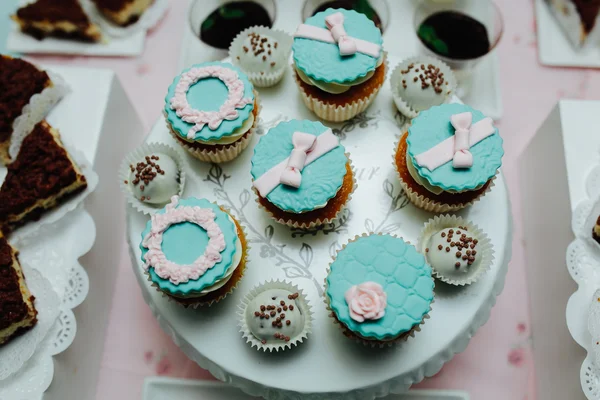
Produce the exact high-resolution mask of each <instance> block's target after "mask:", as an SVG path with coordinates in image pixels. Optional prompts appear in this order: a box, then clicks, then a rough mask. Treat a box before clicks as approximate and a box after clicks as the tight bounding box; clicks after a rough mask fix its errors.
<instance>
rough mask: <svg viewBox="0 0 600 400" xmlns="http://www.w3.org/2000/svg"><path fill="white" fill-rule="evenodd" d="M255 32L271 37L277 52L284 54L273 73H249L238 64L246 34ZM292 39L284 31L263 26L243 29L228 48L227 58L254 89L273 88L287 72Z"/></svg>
mask: <svg viewBox="0 0 600 400" xmlns="http://www.w3.org/2000/svg"><path fill="white" fill-rule="evenodd" d="M251 32H255V33H258V34H262V35H267V36H271V37H272V38H273V39H275V40H277V42H278V46H277V48H278V50H279V48H281V51H282V52H283V54H284V57H282V60H283V62H282V63H281V65H280V66H277V68H275V70H274V71H270V72H263V73H260V72H249V71H246V70H245V69H244V67H243V66H242V65H241V64H240V62H239V60H238V59H237V57H238V56H240V55H241V51H242V47H243V42H244V39H245V38H246V37H247V35H248V33H251ZM293 42H294V39H293V38H292V36H290V35H289V34H288V33H286V32H284V31H280V30H278V29H270V28H267V27H265V26H252V27H250V28H247V29H244V30H243V31H242V32H240V33H239V34H238V35H237V36H236V37H235V39H233V41H232V42H231V45H230V46H229V57H230V58H231V62H232V64H233V65H235V66H237V67H239V68H240V69H241V70H242V71H244V73H245V74H246V75H248V78H249V79H250V82H252V84H254V86H256V87H270V86H274V85H276V84H277V83H279V81H280V80H281V78H283V75H284V74H285V71H286V70H287V61H288V60H289V58H290V54H291V53H292V43H293Z"/></svg>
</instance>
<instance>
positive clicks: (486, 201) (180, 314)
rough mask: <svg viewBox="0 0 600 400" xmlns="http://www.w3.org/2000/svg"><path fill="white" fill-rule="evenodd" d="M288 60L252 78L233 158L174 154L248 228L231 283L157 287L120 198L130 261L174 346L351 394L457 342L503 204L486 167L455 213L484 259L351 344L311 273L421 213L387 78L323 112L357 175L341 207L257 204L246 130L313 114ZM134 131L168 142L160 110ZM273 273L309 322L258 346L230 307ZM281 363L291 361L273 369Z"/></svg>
mask: <svg viewBox="0 0 600 400" xmlns="http://www.w3.org/2000/svg"><path fill="white" fill-rule="evenodd" d="M389 61H390V63H391V64H396V63H398V62H399V59H398V58H397V57H393V56H390V57H389ZM291 72H292V71H291V70H288V71H287V72H286V76H285V77H284V78H283V80H282V82H281V83H280V84H279V85H278V86H276V87H273V88H267V89H260V90H259V94H260V99H261V104H262V109H261V115H260V122H259V126H258V129H257V132H256V136H257V137H255V138H253V141H252V143H251V144H250V147H249V148H248V149H246V151H245V152H244V153H242V154H241V155H240V156H239V157H238V158H237V159H236V160H234V161H232V162H230V163H226V164H223V165H211V164H207V163H201V162H199V161H198V160H194V159H192V158H191V157H190V156H189V155H186V157H187V161H188V164H189V166H190V168H189V170H188V171H189V176H186V189H185V191H184V197H189V196H196V197H205V198H208V199H209V200H211V201H216V202H217V203H219V204H221V205H223V206H225V207H228V208H229V209H230V210H231V211H232V213H233V214H234V215H235V216H236V217H237V218H238V220H239V221H240V223H241V224H242V225H243V226H244V227H245V228H246V231H247V232H248V239H249V241H250V242H251V249H250V251H249V259H250V264H249V267H248V268H247V270H246V272H245V275H244V277H243V279H241V281H240V283H239V287H238V288H237V289H236V290H235V291H234V292H233V293H232V294H231V295H230V296H228V297H227V298H226V299H225V300H223V301H222V302H219V303H218V304H217V305H213V306H212V307H204V308H200V309H198V310H192V309H184V308H183V307H181V306H178V305H177V304H174V303H173V302H171V301H169V300H168V299H167V298H165V297H163V296H162V294H161V293H159V292H158V291H157V290H156V289H155V288H154V287H152V286H150V283H149V282H148V280H147V276H146V274H145V273H144V271H143V269H142V265H141V261H140V249H139V242H140V232H142V231H143V229H144V227H145V225H146V223H147V221H148V216H145V215H143V214H141V213H138V212H136V211H135V210H134V209H132V208H131V207H130V206H127V223H128V231H127V237H128V240H129V244H130V255H131V257H132V258H131V259H132V266H133V271H134V273H135V276H136V278H137V281H138V284H139V286H140V288H141V292H142V294H143V296H144V300H145V301H146V302H147V303H148V304H149V306H150V309H151V311H152V313H153V314H154V316H155V317H156V318H157V320H158V322H159V324H160V326H161V328H162V329H163V330H164V331H165V332H166V333H167V334H168V335H169V336H171V337H172V338H173V340H174V342H175V343H176V344H177V345H178V346H179V347H180V348H181V349H182V350H183V352H184V353H185V354H186V355H187V356H188V357H189V358H190V359H192V360H194V361H196V362H197V363H198V364H199V365H200V366H201V367H203V368H205V369H208V370H209V371H210V372H211V373H212V374H213V375H214V376H215V377H217V378H218V379H219V380H221V381H224V382H228V383H230V384H232V385H233V386H236V387H238V388H240V389H242V390H243V391H245V392H246V393H249V394H251V395H260V396H264V397H266V398H268V399H277V400H284V399H286V400H287V399H297V398H299V397H300V395H307V396H308V397H309V398H311V399H315V400H321V399H323V400H325V399H327V400H338V399H339V400H341V399H344V400H351V399H352V400H363V399H373V398H374V397H376V396H382V395H385V394H390V393H394V394H397V393H406V392H407V391H408V389H409V387H410V386H411V385H412V384H414V383H416V382H419V381H421V380H422V379H423V378H424V377H426V376H433V375H435V374H436V373H437V372H438V371H439V370H440V368H441V367H442V365H443V364H444V363H445V362H447V361H448V360H449V359H450V358H452V357H453V355H454V354H456V353H459V352H461V351H463V350H464V349H465V348H466V346H467V344H468V342H469V340H470V338H471V337H472V336H473V335H474V333H475V332H476V331H477V329H478V328H479V327H480V326H481V325H483V324H484V323H485V322H486V321H487V320H488V318H489V315H490V310H491V308H492V307H493V305H494V303H495V300H496V296H497V295H498V294H499V293H500V292H501V291H502V288H503V286H504V279H505V276H506V271H507V267H508V262H509V260H510V257H511V252H512V248H511V240H512V239H511V237H512V216H511V207H510V202H509V199H508V193H507V189H506V185H505V182H504V177H503V174H502V173H500V174H499V175H498V176H497V179H496V182H495V183H496V185H495V187H494V188H493V189H492V190H491V192H490V193H489V194H487V195H486V196H485V197H484V198H482V200H481V201H479V202H477V203H476V204H475V205H473V206H472V207H470V208H469V209H466V210H463V211H461V212H460V213H459V215H461V216H463V217H465V218H467V219H469V220H471V221H473V222H474V223H476V224H477V225H478V226H479V227H481V228H482V229H483V230H484V231H485V232H486V233H487V234H488V236H489V237H490V238H491V240H492V242H493V244H494V247H495V257H496V259H495V260H494V263H493V265H492V267H491V269H490V270H489V271H487V273H486V274H485V275H484V276H482V277H481V279H479V280H478V282H477V283H475V284H474V285H471V286H469V287H465V288H462V289H456V288H451V287H448V286H444V285H442V284H439V283H438V284H436V301H435V304H434V305H433V311H432V312H431V318H430V319H428V320H427V322H426V323H425V324H424V325H423V327H422V330H421V332H419V333H417V334H416V335H415V337H414V338H411V339H409V340H408V342H406V343H403V344H400V345H398V346H396V347H395V348H389V349H384V350H379V349H378V351H376V350H373V349H369V348H366V347H363V346H360V345H357V344H356V343H353V342H352V341H350V340H347V339H346V338H344V336H343V335H342V333H341V332H340V331H339V329H338V328H336V327H335V325H334V323H333V322H332V320H331V318H329V317H328V316H327V311H326V309H325V305H324V303H323V281H324V279H325V275H326V266H327V265H328V264H329V263H330V261H331V256H332V254H335V252H336V250H338V249H340V248H341V246H342V245H343V244H345V243H346V242H347V241H348V240H349V239H351V238H353V237H355V235H360V234H362V233H364V232H383V233H394V234H397V235H399V236H402V237H403V238H404V239H405V240H407V241H410V242H412V243H416V242H417V239H418V236H419V233H420V232H421V230H422V228H423V225H424V224H425V222H427V221H428V220H429V218H431V217H432V216H433V214H431V213H426V212H423V211H421V210H418V209H416V208H415V207H413V206H412V205H410V204H409V201H408V200H407V199H406V197H405V196H404V195H403V193H402V191H401V188H400V184H399V182H398V177H397V172H396V171H395V169H394V167H393V166H392V155H393V152H394V143H395V142H397V140H398V138H399V136H400V135H401V134H402V132H403V131H402V130H401V129H400V128H399V125H404V123H405V119H403V118H402V117H401V116H400V115H399V113H397V111H396V109H395V106H394V103H393V100H392V96H391V90H390V88H389V80H388V81H386V83H385V84H384V86H383V88H382V89H381V92H380V93H379V95H378V96H377V98H376V99H375V101H374V104H373V105H372V106H371V107H370V108H369V109H368V110H367V111H366V112H365V113H362V114H360V115H359V116H357V117H356V118H354V119H352V120H350V121H347V122H345V123H343V124H329V123H328V124H327V125H329V126H330V127H331V128H332V129H333V132H334V133H335V134H336V135H337V136H338V137H340V139H341V143H342V144H343V145H344V146H345V148H346V150H347V151H348V152H349V153H350V158H351V160H352V163H353V165H354V168H355V171H356V178H357V181H358V186H357V189H356V191H355V192H354V193H353V195H352V200H351V201H350V203H349V205H348V209H347V211H345V212H343V213H342V216H341V218H339V219H338V220H337V221H335V222H334V223H332V224H330V225H326V226H324V227H319V228H314V229H306V230H303V229H290V228H288V227H286V226H282V225H279V224H277V223H275V222H273V221H272V220H271V219H270V218H269V217H268V216H267V215H266V213H265V212H264V211H263V210H261V209H260V208H259V207H258V206H257V204H256V202H255V200H256V196H255V195H254V192H253V191H252V189H251V188H250V185H251V180H250V173H249V169H250V165H251V158H252V154H253V150H252V147H253V146H254V145H255V144H256V142H257V141H258V139H259V137H258V136H261V135H264V134H265V132H266V130H267V129H269V128H270V127H272V126H274V125H275V124H276V123H278V122H279V121H281V120H283V119H285V118H286V117H287V118H296V119H313V120H314V119H316V117H315V116H314V114H312V113H311V112H310V111H308V109H307V108H306V107H305V106H304V104H303V103H302V99H301V98H300V96H299V95H298V93H297V88H296V85H295V83H294V79H293V77H292V74H291ZM146 140H147V141H149V142H151V141H158V142H164V143H167V144H170V145H172V146H177V145H178V144H177V143H176V142H175V140H174V139H173V138H172V136H171V135H170V134H169V131H168V128H167V127H166V124H165V121H164V118H163V117H161V118H160V119H159V120H158V121H157V123H156V125H155V126H154V128H153V129H152V131H151V132H150V134H149V135H148V137H147V139H146ZM278 278H279V279H287V280H290V281H291V282H292V283H294V284H297V285H298V286H299V287H301V288H302V289H303V290H304V292H305V293H306V294H307V298H308V300H309V302H310V303H311V305H312V308H313V312H314V322H313V332H314V333H313V335H312V336H310V337H309V338H308V340H307V342H306V343H303V344H302V345H301V346H299V347H298V348H297V349H294V350H293V351H288V352H285V353H284V354H262V353H260V352H258V351H256V350H255V349H252V348H250V346H249V345H248V344H247V343H245V341H244V340H242V337H241V334H240V333H239V328H238V327H237V325H238V316H237V313H236V310H237V306H238V304H239V302H240V300H241V298H242V297H243V296H244V295H245V294H246V293H247V292H248V291H249V290H250V289H251V288H252V287H253V286H255V285H256V284H258V283H260V282H264V281H266V280H269V279H278ZM315 365H318V366H319V368H314V366H315ZM282 367H283V368H291V369H292V370H293V371H295V372H294V373H293V374H290V373H280V371H281V368H282ZM306 382H310V385H306Z"/></svg>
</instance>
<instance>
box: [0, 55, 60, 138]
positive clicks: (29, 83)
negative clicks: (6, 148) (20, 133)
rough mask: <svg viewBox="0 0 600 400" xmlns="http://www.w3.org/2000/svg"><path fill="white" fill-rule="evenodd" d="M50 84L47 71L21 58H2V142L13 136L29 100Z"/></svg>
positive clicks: (0, 64) (0, 68)
mask: <svg viewBox="0 0 600 400" xmlns="http://www.w3.org/2000/svg"><path fill="white" fill-rule="evenodd" d="M49 84H50V78H49V77H48V74H47V73H46V72H45V71H40V70H38V69H37V68H36V67H35V66H33V65H32V64H30V63H28V62H27V61H24V60H21V59H19V58H11V57H8V56H0V88H2V90H0V142H4V141H6V140H8V138H9V137H10V135H11V134H12V124H13V122H14V120H15V119H16V118H17V117H18V116H19V115H21V113H22V110H23V107H24V106H25V105H27V104H28V103H29V99H30V98H31V97H32V96H33V95H35V94H37V93H41V92H42V91H43V90H44V88H45V87H46V86H48V85H49Z"/></svg>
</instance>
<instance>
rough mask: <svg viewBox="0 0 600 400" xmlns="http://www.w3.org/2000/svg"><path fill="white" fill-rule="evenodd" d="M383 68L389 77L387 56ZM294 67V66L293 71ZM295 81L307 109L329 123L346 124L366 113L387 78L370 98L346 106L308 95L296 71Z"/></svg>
mask: <svg viewBox="0 0 600 400" xmlns="http://www.w3.org/2000/svg"><path fill="white" fill-rule="evenodd" d="M383 66H384V68H385V72H384V73H385V75H387V71H388V61H387V56H386V57H385V58H384V61H383ZM293 68H294V66H293V65H292V69H293ZM294 79H295V80H296V84H297V86H298V89H299V90H300V94H301V97H302V101H303V102H304V104H305V105H306V107H307V108H308V109H309V110H311V111H312V112H313V113H315V114H316V115H317V116H318V117H319V118H321V119H324V120H325V121H329V122H344V121H348V120H350V119H352V118H354V117H355V116H357V115H358V114H360V113H361V112H363V111H365V110H366V109H367V108H368V107H369V106H370V105H371V103H372V102H373V100H375V97H377V94H378V93H379V91H380V90H381V87H382V86H383V83H384V82H385V77H384V78H383V80H382V82H381V84H380V85H379V86H377V87H376V88H375V89H374V90H373V91H372V92H371V93H370V94H369V95H368V96H366V97H363V98H360V99H357V100H354V101H352V102H351V103H348V104H345V105H343V106H342V105H338V104H328V103H325V102H324V101H323V100H320V99H318V98H316V97H313V96H311V95H310V94H308V93H306V91H305V90H304V88H303V87H302V84H303V82H302V80H301V79H300V78H299V77H298V74H297V73H296V72H295V71H294Z"/></svg>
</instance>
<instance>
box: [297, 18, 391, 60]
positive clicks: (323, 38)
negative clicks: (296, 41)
mask: <svg viewBox="0 0 600 400" xmlns="http://www.w3.org/2000/svg"><path fill="white" fill-rule="evenodd" d="M325 25H326V26H327V28H328V29H323V28H319V27H317V26H313V25H306V24H301V25H300V26H298V29H297V30H296V33H295V34H294V37H299V38H304V39H312V40H318V41H319V42H325V43H333V44H337V45H338V48H339V49H340V55H342V56H349V55H352V54H355V53H357V52H358V53H363V54H366V55H368V56H371V57H375V58H379V54H380V52H381V46H380V45H378V44H376V43H371V42H368V41H366V40H362V39H358V38H353V37H351V36H348V34H347V33H346V29H345V28H344V14H342V13H341V12H337V13H334V14H331V15H328V16H327V17H325Z"/></svg>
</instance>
